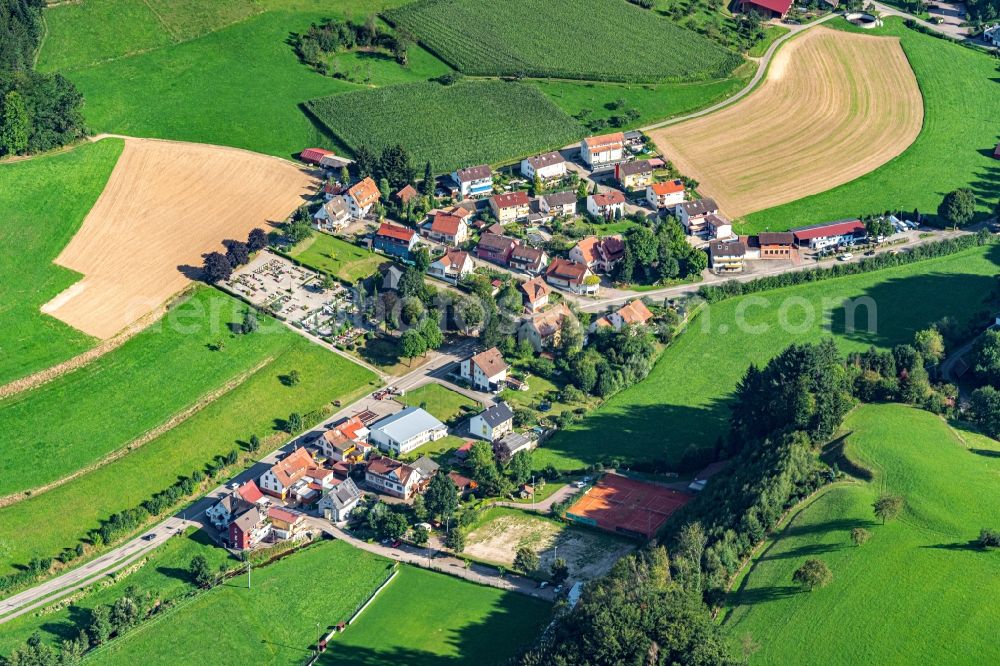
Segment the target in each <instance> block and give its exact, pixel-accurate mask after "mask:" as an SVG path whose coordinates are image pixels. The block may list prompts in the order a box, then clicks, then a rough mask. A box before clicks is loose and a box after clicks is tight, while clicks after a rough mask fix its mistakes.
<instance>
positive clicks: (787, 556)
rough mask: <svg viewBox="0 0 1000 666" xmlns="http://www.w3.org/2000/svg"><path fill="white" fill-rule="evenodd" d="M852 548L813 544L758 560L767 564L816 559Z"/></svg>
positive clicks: (842, 545)
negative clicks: (825, 554)
mask: <svg viewBox="0 0 1000 666" xmlns="http://www.w3.org/2000/svg"><path fill="white" fill-rule="evenodd" d="M849 547H850V546H847V545H844V544H831V543H812V544H808V545H805V546H799V547H798V548H793V549H792V550H786V551H784V552H782V553H775V554H774V555H764V556H762V557H760V558H759V559H758V561H759V562H765V561H767V560H791V559H799V558H803V557H815V556H816V555H823V554H824V553H833V552H836V551H838V550H844V549H845V548H849Z"/></svg>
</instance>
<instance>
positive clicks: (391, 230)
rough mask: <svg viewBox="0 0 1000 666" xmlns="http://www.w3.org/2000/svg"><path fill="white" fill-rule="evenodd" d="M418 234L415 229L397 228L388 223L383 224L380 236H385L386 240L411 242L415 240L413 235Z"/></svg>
mask: <svg viewBox="0 0 1000 666" xmlns="http://www.w3.org/2000/svg"><path fill="white" fill-rule="evenodd" d="M415 233H416V232H415V231H414V230H413V229H407V228H406V227H397V226H396V225H395V224H389V223H388V222H383V223H382V224H381V225H380V226H379V228H378V233H377V234H376V235H378V236H385V237H386V238H395V239H396V240H401V241H409V240H410V239H411V238H413V234H415Z"/></svg>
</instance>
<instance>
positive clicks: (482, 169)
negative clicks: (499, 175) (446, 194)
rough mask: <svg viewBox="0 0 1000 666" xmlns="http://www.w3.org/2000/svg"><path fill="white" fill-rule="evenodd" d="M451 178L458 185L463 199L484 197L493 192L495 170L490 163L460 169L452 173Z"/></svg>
mask: <svg viewBox="0 0 1000 666" xmlns="http://www.w3.org/2000/svg"><path fill="white" fill-rule="evenodd" d="M451 178H452V180H454V181H455V184H456V185H458V192H459V194H460V195H461V197H462V198H463V199H472V198H476V197H484V196H489V195H490V194H492V193H493V170H492V169H490V167H489V165H488V164H480V165H479V166H474V167H468V168H467V169H459V170H457V171H455V172H454V173H453V174H451Z"/></svg>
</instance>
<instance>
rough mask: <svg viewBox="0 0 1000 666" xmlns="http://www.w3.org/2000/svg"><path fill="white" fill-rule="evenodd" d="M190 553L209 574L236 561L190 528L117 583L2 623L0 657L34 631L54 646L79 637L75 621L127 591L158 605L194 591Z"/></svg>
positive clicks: (99, 585) (100, 585)
mask: <svg viewBox="0 0 1000 666" xmlns="http://www.w3.org/2000/svg"><path fill="white" fill-rule="evenodd" d="M195 555H204V556H205V558H206V559H207V560H208V567H209V569H210V570H212V571H217V570H218V569H219V566H220V565H225V566H229V567H231V566H233V565H235V564H236V563H237V562H238V560H237V559H236V557H235V556H233V555H232V554H230V553H229V551H227V550H226V549H224V548H219V547H218V545H216V543H215V542H214V541H213V540H212V538H211V537H210V536H209V535H208V533H207V532H205V531H204V530H197V531H196V530H194V529H193V528H190V529H188V531H187V532H185V534H184V535H183V536H182V537H179V538H177V537H175V538H173V539H170V540H168V541H167V542H166V543H165V544H163V545H162V546H159V547H158V548H156V549H155V550H153V551H150V553H149V555H147V556H146V557H145V558H143V559H145V560H146V563H145V564H144V565H143V566H142V567H141V568H139V569H138V570H136V571H135V572H134V573H131V574H129V575H127V576H124V577H123V578H121V579H120V580H118V581H117V582H114V583H111V584H109V585H107V586H103V585H102V584H100V583H98V584H96V585H94V586H91V588H90V592H89V593H88V594H86V595H85V596H82V597H80V598H78V599H77V600H75V601H73V603H72V604H70V605H69V606H66V607H64V608H59V609H56V608H54V606H55V605H57V604H59V602H58V601H57V602H54V603H53V608H52V610H51V611H50V612H44V608H45V607H43V609H42V611H43V612H42V613H41V614H40V615H36V614H35V613H26V614H24V615H22V616H20V617H17V618H15V619H13V620H11V621H9V622H6V623H4V625H3V631H2V632H0V655H6V654H9V653H10V651H11V650H12V649H14V648H15V647H17V646H18V645H20V644H22V643H23V642H24V641H26V640H27V639H28V638H29V637H30V636H31V634H32V633H34V632H36V631H38V632H39V633H40V634H41V637H42V640H43V641H45V642H46V643H51V644H52V645H54V646H56V645H59V644H60V643H61V642H62V641H64V640H71V639H74V638H76V637H77V636H78V635H79V633H80V626H79V625H78V624H76V622H77V621H79V620H80V619H81V618H85V617H86V616H87V615H86V614H87V612H89V611H90V610H91V609H93V608H96V607H97V606H101V605H110V604H113V603H114V602H115V600H116V599H118V598H119V597H121V596H123V595H124V594H125V590H126V589H128V588H129V587H133V586H134V587H135V588H136V589H137V590H139V591H140V592H142V593H146V592H148V593H149V594H150V596H151V598H153V599H160V600H161V601H166V600H170V599H177V598H179V597H181V596H183V595H185V594H190V593H191V592H193V591H195V590H196V589H197V588H196V586H195V585H194V583H193V582H192V581H191V580H190V578H189V577H188V568H189V567H190V565H191V559H192V558H193V557H194V556H195ZM140 561H141V560H140ZM127 568H131V566H130V567H127Z"/></svg>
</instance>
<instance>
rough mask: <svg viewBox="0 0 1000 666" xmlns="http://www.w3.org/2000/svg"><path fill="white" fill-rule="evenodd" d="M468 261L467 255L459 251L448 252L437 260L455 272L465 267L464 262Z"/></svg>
mask: <svg viewBox="0 0 1000 666" xmlns="http://www.w3.org/2000/svg"><path fill="white" fill-rule="evenodd" d="M468 260H469V253H468V252H462V251H460V250H449V251H448V252H445V253H444V256H443V257H441V258H440V259H438V261H439V262H444V263H445V264H446V265H447V266H448V267H449V268H454V269H456V270H459V269H461V268H462V267H463V266H465V262H466V261H468Z"/></svg>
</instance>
